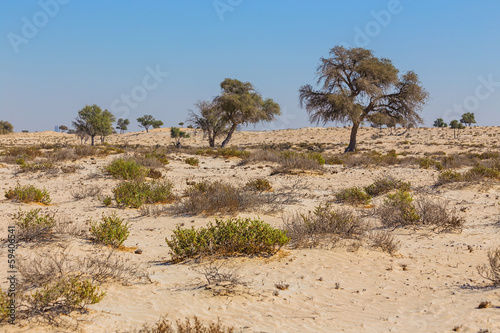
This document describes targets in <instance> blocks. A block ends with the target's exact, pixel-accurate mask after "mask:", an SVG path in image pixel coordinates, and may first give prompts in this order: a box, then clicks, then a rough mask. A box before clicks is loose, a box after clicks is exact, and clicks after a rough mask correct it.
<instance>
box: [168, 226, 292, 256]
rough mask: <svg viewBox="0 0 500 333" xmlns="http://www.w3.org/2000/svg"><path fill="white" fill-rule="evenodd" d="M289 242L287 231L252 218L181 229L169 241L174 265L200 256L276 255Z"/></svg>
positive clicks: (178, 228) (177, 229) (175, 231)
mask: <svg viewBox="0 0 500 333" xmlns="http://www.w3.org/2000/svg"><path fill="white" fill-rule="evenodd" d="M289 240H290V239H289V238H288V237H287V236H286V233H285V232H284V231H282V230H279V229H276V228H273V227H271V226H270V225H269V224H267V223H264V222H263V221H261V220H259V219H250V218H245V219H243V218H238V219H228V220H225V221H224V220H218V219H216V220H215V224H212V222H210V223H209V224H208V226H207V227H206V228H200V229H194V228H190V229H186V228H181V227H180V226H177V228H176V229H175V230H174V234H173V235H172V237H171V239H170V240H168V238H165V241H166V242H167V245H168V247H169V248H170V251H171V255H172V259H173V260H174V261H182V260H185V259H187V258H192V257H194V256H197V255H200V254H205V255H238V254H248V255H251V254H274V253H276V252H277V251H278V250H279V249H280V248H281V247H282V246H283V245H285V244H287V243H288V242H289Z"/></svg>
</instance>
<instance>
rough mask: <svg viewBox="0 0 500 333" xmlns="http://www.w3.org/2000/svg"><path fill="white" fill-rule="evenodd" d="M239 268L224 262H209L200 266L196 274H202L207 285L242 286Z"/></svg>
mask: <svg viewBox="0 0 500 333" xmlns="http://www.w3.org/2000/svg"><path fill="white" fill-rule="evenodd" d="M240 268H241V267H238V266H236V265H234V264H231V263H228V262H227V261H225V260H220V261H218V262H217V261H216V260H210V261H209V262H208V263H206V264H203V265H201V266H200V267H199V268H198V269H196V271H197V272H199V273H201V274H203V276H204V277H205V279H206V280H207V284H208V285H221V284H224V285H237V284H244V283H243V282H242V281H241V278H240V276H239V274H238V272H239V270H240Z"/></svg>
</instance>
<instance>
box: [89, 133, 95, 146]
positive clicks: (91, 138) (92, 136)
mask: <svg viewBox="0 0 500 333" xmlns="http://www.w3.org/2000/svg"><path fill="white" fill-rule="evenodd" d="M94 138H95V135H91V136H90V140H91V143H92V146H93V145H94Z"/></svg>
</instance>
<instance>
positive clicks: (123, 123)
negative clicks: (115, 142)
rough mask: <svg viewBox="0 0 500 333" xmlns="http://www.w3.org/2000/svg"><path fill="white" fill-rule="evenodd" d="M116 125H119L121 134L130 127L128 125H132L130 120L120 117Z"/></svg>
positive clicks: (117, 127)
mask: <svg viewBox="0 0 500 333" xmlns="http://www.w3.org/2000/svg"><path fill="white" fill-rule="evenodd" d="M116 125H117V126H116V129H119V130H120V134H123V133H125V131H126V130H127V129H128V125H130V120H128V119H123V118H120V119H118V121H117V122H116Z"/></svg>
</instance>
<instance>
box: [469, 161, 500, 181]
mask: <svg viewBox="0 0 500 333" xmlns="http://www.w3.org/2000/svg"><path fill="white" fill-rule="evenodd" d="M483 177H485V178H493V179H499V178H500V171H499V170H498V168H497V167H493V168H488V167H486V166H484V165H481V164H478V165H476V166H475V167H473V168H472V169H470V170H469V171H467V172H466V173H465V174H464V175H463V178H464V180H475V179H477V178H483Z"/></svg>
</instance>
